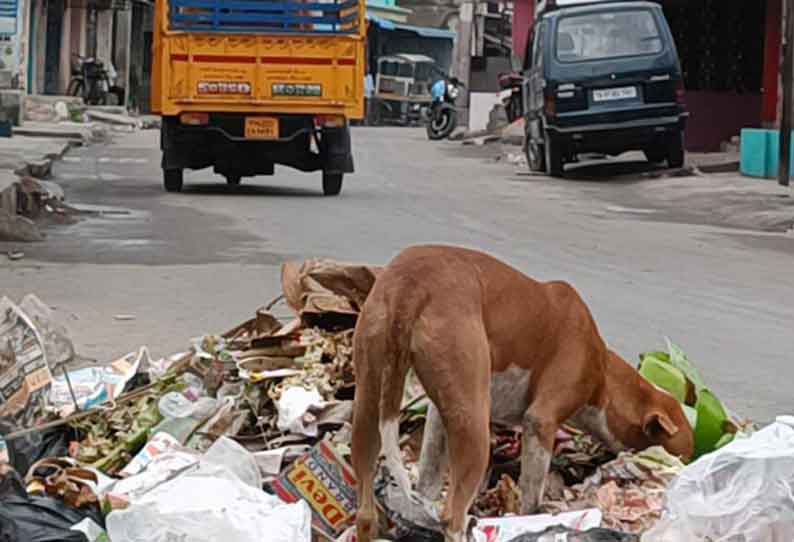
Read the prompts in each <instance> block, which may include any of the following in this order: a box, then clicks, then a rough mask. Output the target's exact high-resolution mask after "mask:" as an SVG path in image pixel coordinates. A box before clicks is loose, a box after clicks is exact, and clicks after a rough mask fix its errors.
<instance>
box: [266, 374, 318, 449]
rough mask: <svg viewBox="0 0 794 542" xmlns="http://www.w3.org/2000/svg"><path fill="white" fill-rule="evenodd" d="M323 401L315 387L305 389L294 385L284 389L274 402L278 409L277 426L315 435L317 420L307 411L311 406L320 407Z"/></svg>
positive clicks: (283, 429)
mask: <svg viewBox="0 0 794 542" xmlns="http://www.w3.org/2000/svg"><path fill="white" fill-rule="evenodd" d="M323 406H325V401H323V398H322V397H320V393H319V392H318V391H317V389H316V388H312V389H311V390H306V389H304V388H301V387H298V386H295V387H292V388H289V389H287V390H285V391H284V393H283V394H282V395H281V399H279V401H278V403H277V404H276V408H277V409H278V422H277V424H278V428H279V429H280V430H281V431H289V432H291V433H295V434H299V435H306V436H308V437H316V436H317V422H316V420H315V419H314V417H313V416H311V415H309V414H308V412H309V410H310V409H311V408H322V407H323Z"/></svg>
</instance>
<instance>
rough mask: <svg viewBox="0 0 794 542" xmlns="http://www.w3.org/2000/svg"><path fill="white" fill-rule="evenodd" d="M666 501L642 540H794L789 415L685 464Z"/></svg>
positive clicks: (793, 443) (793, 431) (793, 426)
mask: <svg viewBox="0 0 794 542" xmlns="http://www.w3.org/2000/svg"><path fill="white" fill-rule="evenodd" d="M665 501H666V502H665V513H664V515H663V516H662V519H661V520H660V521H659V522H658V523H657V524H656V525H655V526H654V527H653V528H652V529H651V530H650V531H648V532H647V533H646V534H644V535H643V537H642V540H643V542H678V541H681V540H686V541H689V540H693V541H699V540H706V539H707V540H710V541H712V542H729V541H730V542H734V541H741V542H784V541H785V542H790V541H791V540H794V417H791V416H785V417H779V418H778V419H777V421H776V422H775V423H773V424H772V425H769V426H767V427H765V428H764V429H762V430H760V431H758V432H756V433H754V434H753V435H752V436H750V437H743V436H738V437H737V438H736V439H735V440H734V441H733V442H731V443H730V444H728V445H726V446H724V447H723V448H720V449H719V450H717V451H716V452H714V453H712V454H709V455H707V456H704V457H702V458H700V459H699V460H698V461H696V462H695V463H693V464H691V465H689V466H687V467H686V468H685V469H684V470H683V471H682V472H681V473H680V474H679V475H678V477H677V478H675V479H674V480H673V482H672V483H671V484H670V486H669V487H668V489H667V492H666V494H665Z"/></svg>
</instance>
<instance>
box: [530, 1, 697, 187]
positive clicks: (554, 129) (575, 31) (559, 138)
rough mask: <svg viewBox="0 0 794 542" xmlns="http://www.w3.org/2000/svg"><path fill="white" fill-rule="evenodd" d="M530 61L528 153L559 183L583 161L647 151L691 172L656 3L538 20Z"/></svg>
mask: <svg viewBox="0 0 794 542" xmlns="http://www.w3.org/2000/svg"><path fill="white" fill-rule="evenodd" d="M529 47H530V50H529V51H528V54H527V56H526V58H527V62H528V64H529V65H528V68H527V71H526V73H525V76H526V77H525V82H524V92H523V96H524V112H525V116H526V136H525V150H526V153H527V158H528V160H529V166H530V169H531V170H532V171H545V172H547V173H548V174H549V175H551V176H553V177H561V176H563V173H564V166H565V163H569V162H574V161H576V159H577V155H578V154H580V153H601V154H607V155H611V156H617V155H619V154H621V153H623V152H626V151H629V150H641V151H644V153H645V156H646V157H647V158H648V160H649V161H650V162H654V163H660V162H664V161H666V162H667V164H668V166H669V167H672V168H677V167H681V166H683V164H684V129H685V128H686V119H687V116H688V114H687V112H686V106H685V103H684V84H683V79H682V74H681V64H680V62H679V60H678V53H677V51H676V47H675V43H674V41H673V36H672V34H671V32H670V27H669V26H668V24H667V20H666V19H665V17H664V13H663V12H662V8H661V6H659V5H658V4H655V3H652V2H644V1H643V2H631V1H615V2H603V1H602V2H587V3H583V4H579V5H575V6H571V7H568V6H566V7H558V8H556V9H555V8H550V9H547V10H546V11H544V12H542V13H541V14H540V16H539V17H538V19H537V20H536V22H535V24H534V26H533V29H532V37H531V41H530V45H529Z"/></svg>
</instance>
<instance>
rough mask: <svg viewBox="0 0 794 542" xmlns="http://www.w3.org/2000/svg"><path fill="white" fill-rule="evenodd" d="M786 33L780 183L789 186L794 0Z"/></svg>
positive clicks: (788, 3) (788, 4)
mask: <svg viewBox="0 0 794 542" xmlns="http://www.w3.org/2000/svg"><path fill="white" fill-rule="evenodd" d="M785 16H786V32H785V36H786V37H785V41H786V42H785V45H784V53H783V70H782V72H783V74H782V79H783V115H782V118H781V120H780V149H779V152H780V157H779V164H778V165H779V170H778V183H780V185H781V186H789V177H790V172H791V121H792V118H791V117H792V106H794V104H793V103H792V100H794V92H793V91H794V88H792V85H794V80H792V79H794V0H786V11H785Z"/></svg>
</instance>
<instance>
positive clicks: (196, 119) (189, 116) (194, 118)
mask: <svg viewBox="0 0 794 542" xmlns="http://www.w3.org/2000/svg"><path fill="white" fill-rule="evenodd" d="M179 122H181V123H182V124H189V125H190V126H204V125H205V124H209V123H210V115H209V113H182V114H181V115H179Z"/></svg>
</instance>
